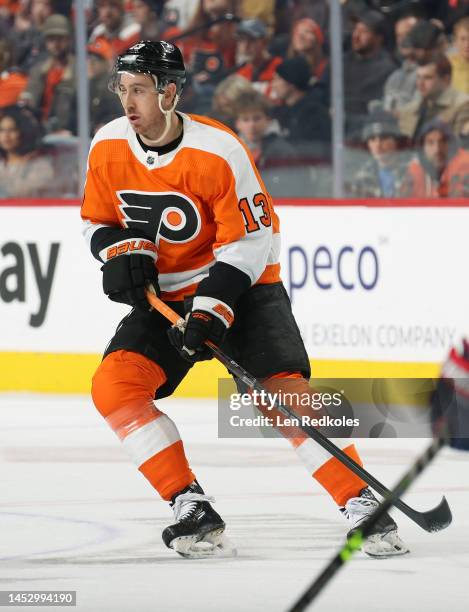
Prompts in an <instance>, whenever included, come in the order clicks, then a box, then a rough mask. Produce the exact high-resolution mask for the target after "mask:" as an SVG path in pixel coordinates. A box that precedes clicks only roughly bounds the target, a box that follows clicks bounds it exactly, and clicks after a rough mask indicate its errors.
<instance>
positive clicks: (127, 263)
mask: <svg viewBox="0 0 469 612" xmlns="http://www.w3.org/2000/svg"><path fill="white" fill-rule="evenodd" d="M124 231H125V230H124ZM104 258H105V259H106V261H105V264H104V266H103V267H102V268H101V270H102V272H103V290H104V293H105V294H106V295H107V296H108V298H109V299H110V300H112V301H113V302H122V303H123V304H129V306H135V307H136V308H139V309H141V310H145V311H148V310H150V305H149V304H148V301H147V299H146V297H145V287H146V286H147V285H149V284H151V285H153V287H154V289H155V291H156V293H157V295H160V290H159V287H158V271H157V269H156V266H155V260H156V246H155V244H154V243H153V242H151V241H149V240H147V239H144V238H127V239H124V240H121V241H119V242H117V243H115V244H112V245H110V246H109V247H107V248H106V249H105V250H104Z"/></svg>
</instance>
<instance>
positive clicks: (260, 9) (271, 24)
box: [239, 0, 279, 37]
mask: <svg viewBox="0 0 469 612" xmlns="http://www.w3.org/2000/svg"><path fill="white" fill-rule="evenodd" d="M277 4H279V2H278V0H240V2H239V9H240V16H241V17H242V18H243V19H246V20H247V19H259V21H262V22H263V23H264V24H265V25H266V26H267V32H268V35H269V37H270V35H272V34H273V32H274V29H275V9H276V5H277Z"/></svg>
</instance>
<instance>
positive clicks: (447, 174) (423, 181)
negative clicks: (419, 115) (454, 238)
mask: <svg viewBox="0 0 469 612" xmlns="http://www.w3.org/2000/svg"><path fill="white" fill-rule="evenodd" d="M418 146H419V151H418V154H417V157H416V158H415V159H414V160H412V161H411V163H410V164H409V167H408V170H407V174H406V177H405V180H404V184H403V186H402V195H403V196H405V197H410V198H424V197H428V198H451V197H452V198H456V197H468V196H469V152H468V151H465V150H464V149H462V148H461V147H460V146H459V145H458V143H457V141H456V139H455V138H454V136H453V133H452V131H451V129H450V128H449V126H448V125H447V124H445V123H443V122H442V121H440V120H439V119H435V120H433V121H430V122H429V123H427V124H426V125H424V126H423V128H422V130H421V132H420V134H419V137H418Z"/></svg>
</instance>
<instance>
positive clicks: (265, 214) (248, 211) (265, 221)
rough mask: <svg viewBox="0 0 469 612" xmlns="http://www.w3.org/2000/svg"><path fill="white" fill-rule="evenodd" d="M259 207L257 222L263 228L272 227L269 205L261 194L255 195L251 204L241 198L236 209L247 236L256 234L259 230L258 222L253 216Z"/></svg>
mask: <svg viewBox="0 0 469 612" xmlns="http://www.w3.org/2000/svg"><path fill="white" fill-rule="evenodd" d="M259 206H260V207H261V209H262V215H261V216H260V217H259V221H260V222H261V223H262V225H263V226H264V227H270V226H271V225H272V218H271V215H270V208H269V203H268V201H267V198H266V196H265V195H264V194H263V193H256V195H255V196H254V198H253V200H252V204H251V202H249V200H248V199H247V198H242V199H241V200H240V201H239V203H238V208H239V210H240V211H241V213H242V215H243V218H244V224H245V226H246V231H247V233H248V234H251V233H252V232H257V231H258V230H259V228H260V225H259V222H258V221H256V215H255V212H256V211H257V208H258V207H259Z"/></svg>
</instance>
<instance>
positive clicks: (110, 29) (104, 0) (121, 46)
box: [89, 0, 140, 57]
mask: <svg viewBox="0 0 469 612" xmlns="http://www.w3.org/2000/svg"><path fill="white" fill-rule="evenodd" d="M97 7H98V25H97V26H96V27H95V28H94V29H93V31H92V32H91V35H90V39H89V42H90V43H91V44H93V43H98V42H99V43H100V44H102V45H107V46H108V47H109V48H110V54H111V55H112V56H114V57H115V56H116V55H119V53H123V52H124V51H125V50H126V49H128V48H129V47H131V46H132V45H133V44H135V43H136V42H137V41H138V40H140V25H139V24H138V23H135V21H134V20H133V19H132V16H131V15H130V14H128V13H126V12H125V7H124V0H97Z"/></svg>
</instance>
